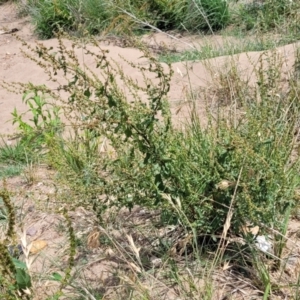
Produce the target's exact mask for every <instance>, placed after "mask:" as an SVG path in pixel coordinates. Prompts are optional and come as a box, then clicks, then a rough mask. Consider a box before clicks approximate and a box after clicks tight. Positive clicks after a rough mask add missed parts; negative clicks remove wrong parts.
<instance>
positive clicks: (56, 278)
mask: <svg viewBox="0 0 300 300" xmlns="http://www.w3.org/2000/svg"><path fill="white" fill-rule="evenodd" d="M62 279H63V277H62V276H61V275H60V274H59V273H56V272H55V273H52V277H51V280H54V281H59V282H60V281H62Z"/></svg>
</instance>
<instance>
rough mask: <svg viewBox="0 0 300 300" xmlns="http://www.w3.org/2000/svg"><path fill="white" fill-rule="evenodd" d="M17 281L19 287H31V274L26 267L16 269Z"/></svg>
mask: <svg viewBox="0 0 300 300" xmlns="http://www.w3.org/2000/svg"><path fill="white" fill-rule="evenodd" d="M16 281H17V285H18V288H19V289H26V288H29V287H31V278H30V275H29V274H28V273H27V272H26V270H24V269H20V268H17V269H16Z"/></svg>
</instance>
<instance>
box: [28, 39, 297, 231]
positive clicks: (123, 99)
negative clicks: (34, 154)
mask: <svg viewBox="0 0 300 300" xmlns="http://www.w3.org/2000/svg"><path fill="white" fill-rule="evenodd" d="M76 46H77V44H76V42H75V43H74V44H73V46H72V49H74V48H75V47H76ZM27 47H28V48H29V49H30V50H31V51H32V52H33V53H36V54H38V55H39V57H40V60H42V61H44V62H46V64H40V65H51V66H52V68H53V70H49V68H47V69H46V70H45V71H47V73H48V74H49V76H50V79H53V80H55V79H56V78H55V74H56V72H57V71H58V70H61V71H63V72H64V73H65V74H66V75H68V76H66V78H70V81H69V84H67V85H66V84H63V85H60V86H59V87H58V89H57V90H58V91H60V90H64V91H65V92H66V93H67V94H68V95H69V96H68V98H67V99H61V98H60V95H59V94H58V93H56V92H55V91H53V90H50V89H49V90H47V89H46V88H45V87H43V88H42V89H43V91H44V92H46V93H47V94H49V95H50V96H51V97H52V98H53V99H57V100H60V101H61V102H62V103H63V105H64V113H65V116H66V117H67V118H69V120H70V121H71V124H72V125H73V133H72V136H73V137H74V138H73V139H72V138H71V140H65V139H62V138H60V137H58V136H56V137H55V138H54V139H53V140H52V141H53V142H52V143H51V147H50V149H49V150H50V154H49V158H50V160H51V163H52V164H53V166H55V167H56V168H57V169H58V170H59V171H60V173H61V178H64V179H65V180H66V182H67V183H68V184H69V185H71V186H72V190H73V191H74V197H75V195H76V193H77V197H78V198H77V199H80V200H78V201H79V202H80V203H85V204H87V205H92V206H93V208H94V210H95V211H96V212H97V213H98V216H99V219H101V215H102V213H103V210H104V209H105V207H107V206H118V207H128V208H132V207H133V206H134V205H141V206H145V207H149V208H160V209H161V210H162V211H164V214H163V216H164V217H163V219H162V222H164V223H166V222H172V223H178V222H181V223H183V224H184V225H185V226H187V228H190V229H193V230H194V231H195V232H197V234H207V233H211V234H216V233H218V232H220V231H221V230H222V227H223V224H224V222H225V219H226V216H227V213H228V207H229V206H230V203H231V201H232V198H233V195H234V194H235V196H234V197H235V202H234V203H235V204H234V208H233V217H232V220H231V230H232V232H234V233H239V232H240V228H241V226H242V225H244V224H247V223H252V224H257V225H259V224H261V223H263V224H265V225H266V226H273V227H274V228H276V229H277V230H279V231H283V230H284V228H280V224H281V223H282V222H281V221H282V219H283V218H285V217H284V216H285V212H286V211H287V210H289V209H290V207H291V206H292V205H293V204H294V203H293V199H294V190H295V188H296V187H298V186H299V178H298V175H297V174H298V169H299V168H298V167H299V166H298V160H296V162H294V163H292V164H291V163H290V162H289V161H290V155H291V151H292V149H293V138H294V128H295V124H296V120H297V115H298V112H299V105H298V101H297V96H296V95H297V93H298V92H297V87H296V86H293V85H292V84H291V83H290V85H291V86H290V87H291V88H290V90H289V91H288V92H287V93H286V95H285V96H284V97H283V98H279V97H278V94H279V93H280V92H281V88H280V67H281V63H280V61H277V60H276V59H275V58H276V55H275V54H273V55H271V57H269V58H267V59H266V61H265V62H264V63H263V62H262V63H261V66H260V67H259V70H258V73H257V78H258V82H257V89H255V90H254V91H253V92H252V94H250V95H247V101H244V99H242V97H243V95H244V93H237V94H236V95H234V97H241V98H238V99H235V102H237V103H240V104H242V105H241V107H242V110H243V112H244V117H243V118H240V117H238V116H232V118H229V119H228V116H226V117H224V118H223V117H222V115H221V114H219V115H218V118H217V119H216V121H214V119H213V118H211V121H210V122H209V125H208V127H207V128H203V127H201V126H200V122H199V119H198V117H197V115H196V114H195V113H193V114H192V115H191V119H190V122H189V124H188V126H187V127H186V129H185V130H183V131H178V130H175V129H174V128H173V126H172V123H171V119H170V110H169V107H168V102H167V98H166V97H167V93H168V91H169V88H170V79H171V76H172V71H171V70H169V72H166V71H165V70H164V68H163V66H162V65H161V64H160V63H159V62H158V61H157V60H156V59H155V58H154V57H152V56H151V55H150V54H149V52H147V50H146V49H143V48H142V49H143V51H144V56H145V58H147V60H148V65H147V66H144V65H143V66H140V65H134V64H132V63H130V62H128V63H129V64H130V65H131V67H132V68H136V69H137V70H138V71H139V72H140V73H141V76H143V78H144V84H141V85H139V84H137V83H136V82H135V81H134V80H132V79H131V78H130V76H127V75H126V74H125V73H124V72H123V70H122V69H121V68H120V67H119V66H118V65H117V64H116V63H114V62H111V61H110V60H109V59H108V58H107V53H106V51H104V50H102V49H99V50H98V53H94V52H91V51H90V50H89V48H88V47H87V46H83V49H84V51H85V53H86V55H91V56H92V57H94V58H95V59H96V63H97V67H98V69H99V70H100V74H99V75H96V74H95V72H92V71H91V70H90V69H89V68H87V67H86V66H85V68H83V67H81V66H80V63H79V61H78V58H77V57H76V55H75V53H74V50H72V49H71V50H67V49H66V47H65V45H64V44H63V41H62V40H61V38H59V49H58V52H57V54H55V55H53V54H52V49H47V48H46V47H45V46H43V45H42V44H39V45H38V46H37V48H31V47H30V46H29V45H28V46H27ZM28 56H29V57H30V55H29V54H28ZM32 59H33V60H36V58H35V56H32ZM265 63H267V68H266V66H265ZM150 74H154V75H155V77H156V79H155V80H151V79H150V78H152V77H153V76H152V77H151V75H150ZM120 80H121V81H122V82H123V84H121V85H120ZM232 84H234V82H232ZM124 85H125V86H126V89H127V90H128V91H130V93H126V95H131V96H129V98H127V97H128V96H125V93H124V90H123V89H121V88H120V86H124ZM236 88H237V87H236ZM36 89H37V90H39V87H36ZM227 90H228V91H231V90H235V89H230V88H228V87H227ZM141 95H143V98H141ZM249 97H250V98H251V97H252V99H253V100H252V101H249V99H250V98H249ZM145 100H146V101H145ZM229 103H231V102H229ZM100 141H101V145H103V144H106V147H107V150H105V151H100V149H99V148H97V147H96V146H95V145H96V144H97V143H99V142H100ZM100 148H102V146H101V147H100ZM109 149H110V151H109ZM64 151H66V152H67V154H66V155H62V154H63V153H64ZM83 154H84V155H83ZM72 164H73V166H72ZM74 170H75V172H74ZM84 170H88V171H87V173H85V174H90V175H89V176H88V177H85V176H84V175H83V173H84V172H83V171H84ZM241 170H242V173H241V175H240V177H239V173H240V171H241ZM88 172H90V173H88ZM91 174H92V176H91ZM90 176H91V177H90ZM238 177H239V180H238ZM85 178H90V179H91V178H92V180H90V179H89V180H85ZM78 195H79V196H78ZM99 195H106V201H103V200H101V201H100V200H99ZM166 195H167V196H168V197H166ZM166 199H170V201H169V200H166Z"/></svg>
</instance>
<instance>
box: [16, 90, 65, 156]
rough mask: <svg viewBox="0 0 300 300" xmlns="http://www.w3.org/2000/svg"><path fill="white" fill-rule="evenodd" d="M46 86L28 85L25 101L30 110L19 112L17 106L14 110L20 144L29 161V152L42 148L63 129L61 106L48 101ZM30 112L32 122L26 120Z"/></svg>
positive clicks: (24, 96)
mask: <svg viewBox="0 0 300 300" xmlns="http://www.w3.org/2000/svg"><path fill="white" fill-rule="evenodd" d="M43 89H44V87H43V86H41V87H38V89H36V88H35V87H32V86H31V87H30V85H29V86H28V90H27V91H26V92H25V93H24V95H23V102H25V103H26V104H27V105H28V107H29V111H27V112H25V113H22V114H19V113H18V111H17V109H16V108H15V109H14V111H13V112H12V116H13V120H12V122H13V124H17V125H18V127H17V129H18V132H19V134H20V141H19V142H18V144H17V145H20V146H21V147H22V148H23V150H24V151H25V152H24V153H25V158H26V161H27V162H28V158H27V157H28V155H26V150H27V153H28V152H29V153H30V152H32V150H33V149H34V150H37V149H41V148H42V147H43V145H44V144H45V143H47V142H49V141H50V140H51V139H52V138H53V137H54V136H55V135H56V134H59V133H60V132H61V130H62V123H61V119H60V116H59V114H60V108H59V107H58V106H56V105H53V104H52V103H50V102H49V101H46V95H45V94H44V93H43ZM28 112H30V114H31V115H32V119H30V122H26V121H24V118H23V117H24V115H25V114H26V113H28Z"/></svg>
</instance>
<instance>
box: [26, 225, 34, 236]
mask: <svg viewBox="0 0 300 300" xmlns="http://www.w3.org/2000/svg"><path fill="white" fill-rule="evenodd" d="M36 233H37V230H36V228H34V227H29V228H28V229H27V230H26V234H27V235H29V236H34V235H35V234H36Z"/></svg>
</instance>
